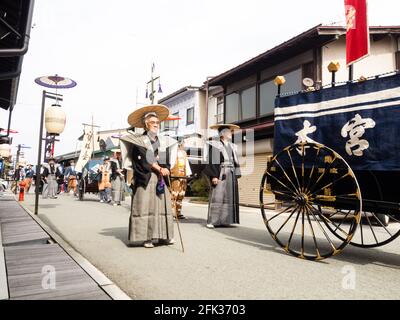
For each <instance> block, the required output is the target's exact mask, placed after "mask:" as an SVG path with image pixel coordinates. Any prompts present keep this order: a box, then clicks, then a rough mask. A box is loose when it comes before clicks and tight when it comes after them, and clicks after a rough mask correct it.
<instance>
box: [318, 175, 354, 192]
mask: <svg viewBox="0 0 400 320" xmlns="http://www.w3.org/2000/svg"><path fill="white" fill-rule="evenodd" d="M349 175H350V172H347V173H346V174H345V175H343V176H341V177H340V178H338V179H336V180H334V181H332V182H330V183H328V184H327V185H326V186H324V187H322V188H320V189H318V190H317V191H315V192H313V193H312V194H311V195H316V194H317V193H318V192H319V191H321V190H324V189H326V188H329V187H330V186H332V185H334V184H335V183H337V182H339V181H340V180H342V179H344V178H346V177H347V176H349Z"/></svg>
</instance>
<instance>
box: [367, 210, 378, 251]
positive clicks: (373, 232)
mask: <svg viewBox="0 0 400 320" xmlns="http://www.w3.org/2000/svg"><path fill="white" fill-rule="evenodd" d="M365 218H367V221H368V224H369V227H370V229H371V231H372V235H373V236H374V238H375V241H376V244H378V243H379V241H378V239H377V237H376V234H375V231H374V228H373V227H372V224H371V221H369V217H368V215H367V214H365Z"/></svg>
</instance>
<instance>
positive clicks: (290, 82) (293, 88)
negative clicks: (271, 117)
mask: <svg viewBox="0 0 400 320" xmlns="http://www.w3.org/2000/svg"><path fill="white" fill-rule="evenodd" d="M283 76H284V77H285V79H286V82H285V84H284V85H283V86H282V89H281V90H282V91H281V92H282V93H285V92H297V91H300V90H302V78H301V77H302V69H301V68H299V69H296V70H294V71H292V72H288V73H286V74H284V75H283ZM277 94H278V88H277V87H276V85H275V84H274V81H273V80H271V81H268V82H264V83H262V84H260V115H261V116H263V115H268V114H272V113H273V112H274V108H275V98H276V95H277Z"/></svg>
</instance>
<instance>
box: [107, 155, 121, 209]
mask: <svg viewBox="0 0 400 320" xmlns="http://www.w3.org/2000/svg"><path fill="white" fill-rule="evenodd" d="M110 163H111V196H112V200H113V205H114V206H120V205H121V201H125V173H124V171H125V170H123V169H122V163H121V151H120V150H119V149H118V150H114V155H113V158H112V159H111V162H110Z"/></svg>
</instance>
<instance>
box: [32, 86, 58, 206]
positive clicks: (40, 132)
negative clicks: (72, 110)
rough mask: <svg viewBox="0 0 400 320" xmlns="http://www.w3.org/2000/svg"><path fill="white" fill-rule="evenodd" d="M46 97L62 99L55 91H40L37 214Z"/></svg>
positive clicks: (36, 183) (36, 182)
mask: <svg viewBox="0 0 400 320" xmlns="http://www.w3.org/2000/svg"><path fill="white" fill-rule="evenodd" d="M46 98H48V99H54V100H56V101H62V95H61V94H56V93H51V92H46V91H45V90H43V93H42V110H41V112H40V129H39V146H38V158H37V165H36V180H35V185H36V188H35V189H36V190H35V214H38V211H39V186H40V181H41V179H42V177H41V170H42V164H41V163H42V161H41V160H42V141H43V137H42V136H43V125H44V107H45V104H46Z"/></svg>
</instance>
